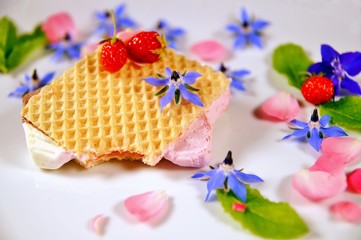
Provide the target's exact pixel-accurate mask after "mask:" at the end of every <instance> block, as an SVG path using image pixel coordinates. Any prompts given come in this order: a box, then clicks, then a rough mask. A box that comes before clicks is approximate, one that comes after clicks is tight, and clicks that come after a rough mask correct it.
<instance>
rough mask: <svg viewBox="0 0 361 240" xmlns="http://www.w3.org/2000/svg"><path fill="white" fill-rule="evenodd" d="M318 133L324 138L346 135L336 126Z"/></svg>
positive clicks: (322, 129)
mask: <svg viewBox="0 0 361 240" xmlns="http://www.w3.org/2000/svg"><path fill="white" fill-rule="evenodd" d="M320 132H321V133H322V134H323V135H324V136H326V137H342V136H347V133H346V132H345V131H344V130H343V129H342V128H340V127H338V126H332V127H329V128H321V129H320Z"/></svg>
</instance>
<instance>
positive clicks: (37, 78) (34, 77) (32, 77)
mask: <svg viewBox="0 0 361 240" xmlns="http://www.w3.org/2000/svg"><path fill="white" fill-rule="evenodd" d="M31 79H32V80H33V81H35V82H36V81H39V77H38V73H37V72H36V69H34V72H33V75H32V76H31Z"/></svg>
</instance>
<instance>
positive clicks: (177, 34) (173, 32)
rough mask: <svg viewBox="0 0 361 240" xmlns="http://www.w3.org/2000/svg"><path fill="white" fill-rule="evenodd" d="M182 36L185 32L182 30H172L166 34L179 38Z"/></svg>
mask: <svg viewBox="0 0 361 240" xmlns="http://www.w3.org/2000/svg"><path fill="white" fill-rule="evenodd" d="M183 34H185V30H184V29H183V28H173V29H170V30H169V31H168V32H167V35H170V36H174V37H180V36H182V35H183Z"/></svg>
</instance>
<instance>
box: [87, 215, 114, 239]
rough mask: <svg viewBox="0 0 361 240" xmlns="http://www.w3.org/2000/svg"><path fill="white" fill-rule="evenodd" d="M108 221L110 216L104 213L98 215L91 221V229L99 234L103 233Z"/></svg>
mask: <svg viewBox="0 0 361 240" xmlns="http://www.w3.org/2000/svg"><path fill="white" fill-rule="evenodd" d="M108 221H109V218H108V217H107V216H105V215H104V214H99V215H96V216H95V217H94V218H93V219H92V220H91V222H90V230H91V231H92V232H93V233H95V234H97V235H99V236H100V235H103V233H104V228H105V226H106V224H107V223H108Z"/></svg>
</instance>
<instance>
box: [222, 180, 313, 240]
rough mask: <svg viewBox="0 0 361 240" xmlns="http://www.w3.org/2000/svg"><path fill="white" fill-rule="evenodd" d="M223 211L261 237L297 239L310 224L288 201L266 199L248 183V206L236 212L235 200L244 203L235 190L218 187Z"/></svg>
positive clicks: (304, 232) (306, 230)
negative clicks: (307, 223) (235, 193)
mask: <svg viewBox="0 0 361 240" xmlns="http://www.w3.org/2000/svg"><path fill="white" fill-rule="evenodd" d="M217 196H218V200H219V201H220V202H221V204H222V206H223V208H224V210H225V211H226V212H227V213H229V214H230V215H231V216H232V217H233V218H234V219H235V220H236V221H238V222H240V223H241V224H242V225H243V227H244V228H247V229H249V230H250V231H251V232H252V233H253V234H255V235H257V236H260V237H262V238H271V239H294V238H298V237H301V236H303V235H305V234H306V233H307V232H308V227H307V225H306V224H305V222H304V221H303V220H302V219H301V217H300V216H299V215H298V214H297V212H296V211H295V210H294V209H293V208H292V207H291V206H290V205H289V204H288V203H284V202H281V203H275V202H271V201H269V200H268V199H266V198H264V197H263V196H262V195H261V194H260V193H259V191H258V190H256V189H252V188H250V187H248V186H247V203H246V205H247V208H246V210H245V211H244V212H238V211H234V210H233V209H232V207H233V204H234V203H236V202H237V203H242V202H241V201H240V200H239V199H238V198H237V197H236V196H235V195H234V193H233V192H232V191H229V192H228V193H227V192H225V191H224V190H221V189H218V190H217Z"/></svg>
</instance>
